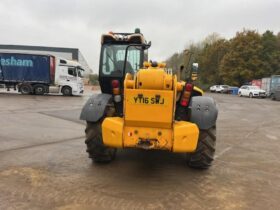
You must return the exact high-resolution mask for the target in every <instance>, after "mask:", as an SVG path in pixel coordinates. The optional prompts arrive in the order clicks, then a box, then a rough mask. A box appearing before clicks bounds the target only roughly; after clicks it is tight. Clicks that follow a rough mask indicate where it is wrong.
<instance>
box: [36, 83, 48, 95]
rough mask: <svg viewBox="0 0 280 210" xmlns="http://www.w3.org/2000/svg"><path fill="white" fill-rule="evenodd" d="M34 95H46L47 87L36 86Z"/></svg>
mask: <svg viewBox="0 0 280 210" xmlns="http://www.w3.org/2000/svg"><path fill="white" fill-rule="evenodd" d="M34 93H35V95H44V94H45V93H46V87H45V86H44V85H35V86H34Z"/></svg>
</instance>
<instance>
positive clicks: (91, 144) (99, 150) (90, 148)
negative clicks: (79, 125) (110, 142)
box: [85, 121, 117, 163]
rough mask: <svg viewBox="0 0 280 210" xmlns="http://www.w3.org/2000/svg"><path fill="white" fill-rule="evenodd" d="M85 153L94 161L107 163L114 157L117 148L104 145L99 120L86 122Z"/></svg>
mask: <svg viewBox="0 0 280 210" xmlns="http://www.w3.org/2000/svg"><path fill="white" fill-rule="evenodd" d="M85 132H86V141H85V143H86V145H87V153H88V154H89V158H91V159H92V160H93V161H94V162H96V163H109V162H111V161H112V160H114V159H115V157H116V151H117V149H115V148H111V147H106V146H105V145H104V144H103V140H102V131H101V122H100V121H99V122H96V123H92V122H87V127H86V130H85Z"/></svg>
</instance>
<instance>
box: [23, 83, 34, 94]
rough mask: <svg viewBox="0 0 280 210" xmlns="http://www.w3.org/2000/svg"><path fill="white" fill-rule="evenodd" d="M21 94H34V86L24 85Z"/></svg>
mask: <svg viewBox="0 0 280 210" xmlns="http://www.w3.org/2000/svg"><path fill="white" fill-rule="evenodd" d="M20 92H21V94H23V95H29V94H31V93H32V92H33V89H32V86H31V85H29V84H22V85H21V86H20Z"/></svg>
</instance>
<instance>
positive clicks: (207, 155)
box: [188, 126, 216, 169]
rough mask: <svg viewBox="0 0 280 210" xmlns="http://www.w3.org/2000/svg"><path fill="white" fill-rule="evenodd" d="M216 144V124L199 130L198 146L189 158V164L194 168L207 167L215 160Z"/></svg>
mask: <svg viewBox="0 0 280 210" xmlns="http://www.w3.org/2000/svg"><path fill="white" fill-rule="evenodd" d="M215 146H216V126H213V127H212V128H210V129H208V130H200V131H199V139H198V143H197V148H196V151H195V152H194V153H191V154H190V155H189V158H188V165H189V166H190V167H192V168H198V169H207V168H209V167H210V166H211V164H212V161H213V160H214V154H215Z"/></svg>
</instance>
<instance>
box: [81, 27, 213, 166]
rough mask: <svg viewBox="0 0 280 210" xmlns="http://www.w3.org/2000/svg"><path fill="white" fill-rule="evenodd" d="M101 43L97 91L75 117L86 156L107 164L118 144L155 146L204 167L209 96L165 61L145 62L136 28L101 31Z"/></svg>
mask: <svg viewBox="0 0 280 210" xmlns="http://www.w3.org/2000/svg"><path fill="white" fill-rule="evenodd" d="M101 45H102V47H101V55H100V65H99V83H100V87H101V92H102V93H100V94H95V95H93V96H91V97H90V98H89V100H88V101H87V102H86V104H85V105H84V107H83V109H82V112H81V116H80V119H82V120H85V121H86V122H87V127H86V129H85V132H86V141H85V143H86V145H87V152H88V154H89V157H90V158H92V159H93V161H94V162H97V163H104V162H106V163H108V162H110V161H112V160H113V159H114V158H115V156H116V150H117V148H140V149H145V150H151V149H159V150H168V151H170V152H178V153H187V154H188V155H187V156H188V158H187V163H188V165H189V166H190V167H193V168H208V167H209V166H210V165H211V163H212V161H213V158H214V153H215V143H216V119H217V115H218V110H217V107H216V104H215V102H214V100H213V99H212V98H210V97H205V96H202V95H203V91H202V90H201V89H199V88H198V87H196V86H194V85H193V83H192V82H191V80H189V81H188V82H184V81H179V80H178V78H177V76H176V75H173V74H172V72H171V71H169V70H167V69H166V68H165V64H164V63H157V62H148V61H147V60H148V56H147V55H148V53H147V51H148V48H149V47H150V46H151V43H148V44H147V42H146V40H145V38H144V36H143V34H141V32H140V30H139V29H137V30H135V33H113V32H109V33H108V34H104V35H102V38H101ZM193 75H194V77H195V78H196V77H197V75H196V74H193Z"/></svg>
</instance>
